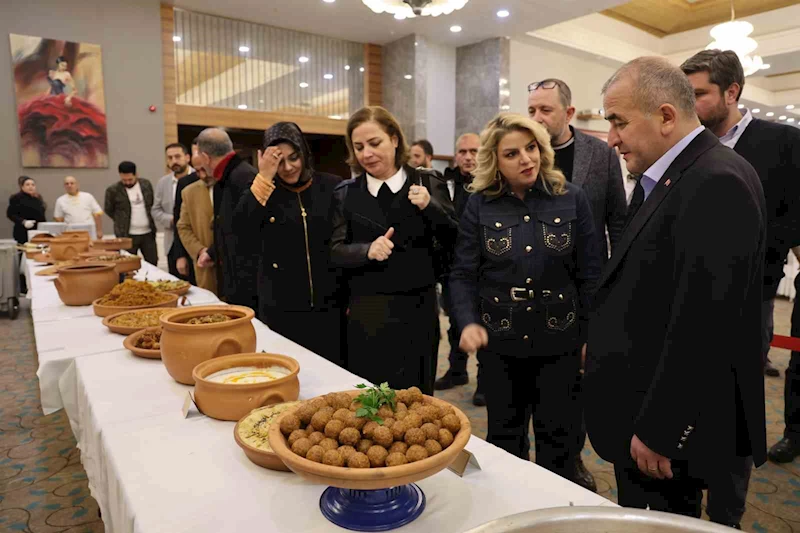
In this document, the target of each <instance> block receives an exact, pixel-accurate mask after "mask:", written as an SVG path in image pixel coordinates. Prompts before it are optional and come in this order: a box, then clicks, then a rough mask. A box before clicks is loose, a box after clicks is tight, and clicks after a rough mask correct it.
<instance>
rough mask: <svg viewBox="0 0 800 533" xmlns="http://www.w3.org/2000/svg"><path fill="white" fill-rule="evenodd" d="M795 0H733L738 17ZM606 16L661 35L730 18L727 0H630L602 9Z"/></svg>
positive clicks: (792, 3) (767, 9) (776, 7)
mask: <svg viewBox="0 0 800 533" xmlns="http://www.w3.org/2000/svg"><path fill="white" fill-rule="evenodd" d="M797 3H798V1H797V0H736V1H735V3H734V6H735V8H736V18H737V19H741V18H745V17H749V16H751V15H755V14H757V13H763V12H765V11H773V10H775V9H780V8H782V7H788V6H792V5H795V4H797ZM601 13H603V14H604V15H606V16H609V17H611V18H614V19H616V20H619V21H621V22H625V23H627V24H630V25H631V26H634V27H636V28H639V29H640V30H644V31H646V32H648V33H651V34H653V35H655V36H657V37H664V36H665V35H670V34H673V33H680V32H683V31H688V30H694V29H696V28H702V27H704V26H709V25H712V24H719V23H721V22H725V21H727V20H730V17H731V3H730V0H633V1H632V2H628V3H627V4H623V5H621V6H617V7H614V8H611V9H606V10H605V11H601Z"/></svg>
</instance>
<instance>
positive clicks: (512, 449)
mask: <svg viewBox="0 0 800 533" xmlns="http://www.w3.org/2000/svg"><path fill="white" fill-rule="evenodd" d="M489 346H490V347H491V346H492V342H491V339H490V341H489ZM481 361H482V362H483V367H484V368H483V386H484V392H485V393H486V408H487V412H488V427H489V431H488V435H487V437H486V440H487V441H488V442H490V443H492V444H494V445H495V446H498V447H500V448H502V449H504V450H506V451H507V452H509V453H511V454H513V455H516V456H517V457H521V458H523V459H528V457H529V455H528V453H529V451H530V440H529V438H528V428H529V427H530V421H531V418H533V432H534V437H535V441H536V464H538V465H540V466H542V467H544V468H547V469H548V470H550V471H552V472H555V473H556V474H558V475H560V476H562V477H564V478H566V479H569V480H570V481H572V480H573V478H574V468H573V462H572V461H573V458H574V456H575V454H576V453H577V452H576V448H577V443H576V442H575V433H574V431H573V429H572V428H573V426H574V425H575V424H579V423H580V422H579V413H578V411H577V409H576V408H575V402H574V401H573V398H574V396H573V394H572V386H573V383H574V380H575V374H576V373H577V372H578V368H579V366H580V360H579V359H578V358H576V357H575V354H574V353H573V352H570V353H566V354H558V355H553V356H530V357H512V356H509V355H505V354H502V353H498V352H496V351H492V350H482V351H481Z"/></svg>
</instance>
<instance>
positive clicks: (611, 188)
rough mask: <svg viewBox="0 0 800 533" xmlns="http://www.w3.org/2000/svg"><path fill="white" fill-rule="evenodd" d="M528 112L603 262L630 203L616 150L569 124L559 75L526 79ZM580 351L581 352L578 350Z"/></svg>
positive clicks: (582, 476)
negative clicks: (573, 193)
mask: <svg viewBox="0 0 800 533" xmlns="http://www.w3.org/2000/svg"><path fill="white" fill-rule="evenodd" d="M528 115H529V116H530V118H531V119H533V120H535V121H536V122H538V123H539V124H541V125H542V126H544V127H545V128H546V129H547V132H548V133H549V134H550V142H551V144H552V146H553V151H554V152H555V164H556V166H557V167H558V168H559V169H560V170H561V172H563V173H564V176H565V177H566V178H567V181H570V182H572V183H574V184H575V185H580V186H581V187H582V188H583V190H584V191H585V192H586V196H587V197H588V198H589V202H590V203H591V206H592V215H593V216H594V223H595V230H596V231H595V235H597V236H598V238H599V239H600V248H601V250H602V251H603V252H602V257H603V260H604V262H605V260H607V258H608V257H609V255H610V254H611V253H613V252H614V246H615V245H616V243H617V242H618V241H619V237H620V235H621V234H622V230H623V229H624V226H625V216H626V213H627V209H628V206H627V202H626V200H625V189H624V185H623V182H622V170H621V168H620V164H619V158H618V157H617V153H616V151H615V150H614V149H613V148H609V147H608V145H606V143H604V142H603V141H601V140H600V139H598V138H596V137H592V136H591V135H587V134H585V133H582V132H580V131H578V130H576V129H575V128H573V127H572V126H570V125H569V123H570V121H571V120H572V117H573V115H575V107H573V106H572V91H570V88H569V86H568V85H567V84H566V83H564V82H563V81H561V80H559V79H555V78H547V79H544V80H542V81H536V82H533V83H531V84H530V85H528ZM606 232H608V233H606ZM606 234H607V235H608V239H607V237H606ZM608 240H610V245H611V249H610V250H609V242H608ZM578 356H580V355H579V354H576V357H578ZM573 389H574V394H575V396H576V397H580V395H581V376H580V375H578V376H576V378H575V383H574V387H573ZM575 431H576V434H575V442H576V443H577V444H576V450H575V451H576V454H575V471H576V475H575V479H576V483H578V484H579V485H581V486H583V487H585V488H587V489H589V490H592V491H597V484H596V483H595V480H594V477H593V476H592V474H591V473H590V472H589V471H588V470H587V469H586V467H585V466H584V464H583V461H582V460H581V456H580V451H581V450H582V449H583V447H584V445H585V443H586V429H585V427H584V426H583V423H582V422H581V424H579V425H577V427H575Z"/></svg>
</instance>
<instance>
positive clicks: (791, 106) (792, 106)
mask: <svg viewBox="0 0 800 533" xmlns="http://www.w3.org/2000/svg"><path fill="white" fill-rule="evenodd" d="M786 109H794V104H789V105H787V106H786Z"/></svg>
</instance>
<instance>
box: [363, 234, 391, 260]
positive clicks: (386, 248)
mask: <svg viewBox="0 0 800 533" xmlns="http://www.w3.org/2000/svg"><path fill="white" fill-rule="evenodd" d="M393 235H394V228H389V231H387V232H386V234H385V235H381V236H380V237H378V238H377V239H375V240H374V241H372V244H370V245H369V251H367V258H368V259H371V260H373V261H386V260H387V259H389V256H390V255H392V248H394V243H393V242H392V236H393Z"/></svg>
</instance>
